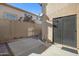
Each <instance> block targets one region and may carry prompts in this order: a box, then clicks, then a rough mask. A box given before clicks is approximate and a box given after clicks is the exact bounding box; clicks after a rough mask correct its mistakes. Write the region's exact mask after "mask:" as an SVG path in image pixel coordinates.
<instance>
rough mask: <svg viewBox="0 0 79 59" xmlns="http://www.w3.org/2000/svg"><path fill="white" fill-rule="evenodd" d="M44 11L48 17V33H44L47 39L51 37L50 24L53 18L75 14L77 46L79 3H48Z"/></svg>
mask: <svg viewBox="0 0 79 59" xmlns="http://www.w3.org/2000/svg"><path fill="white" fill-rule="evenodd" d="M45 11H46V15H47V16H48V17H49V20H46V22H47V27H48V31H47V32H48V34H45V36H47V37H48V38H47V39H49V40H50V41H52V39H53V29H52V26H51V25H52V24H53V23H52V20H53V18H56V17H62V16H67V15H73V14H77V48H79V36H78V35H79V4H67V3H66V4H64V3H48V4H47V6H46V10H45ZM49 24H50V25H49ZM45 29H46V28H45Z"/></svg>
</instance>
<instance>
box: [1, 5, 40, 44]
mask: <svg viewBox="0 0 79 59" xmlns="http://www.w3.org/2000/svg"><path fill="white" fill-rule="evenodd" d="M0 8H1V9H0V43H1V42H6V41H8V40H9V39H10V40H11V39H14V38H20V37H30V36H33V35H38V34H39V33H40V31H41V27H40V25H39V24H36V23H33V22H23V21H22V22H20V21H18V19H19V17H24V14H25V13H27V12H23V11H20V10H16V9H15V8H11V7H9V6H6V5H1V4H0ZM5 13H11V14H14V15H16V16H17V19H16V20H12V19H5V18H4V17H3V15H4V14H5ZM29 14H31V13H29ZM31 15H33V14H31ZM33 16H34V17H35V16H36V15H33ZM37 17H38V16H36V17H35V18H33V19H36V18H37Z"/></svg>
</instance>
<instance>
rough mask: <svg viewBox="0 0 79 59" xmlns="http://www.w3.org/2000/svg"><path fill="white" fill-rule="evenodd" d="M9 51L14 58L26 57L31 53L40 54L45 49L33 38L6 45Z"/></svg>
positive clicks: (42, 44)
mask: <svg viewBox="0 0 79 59" xmlns="http://www.w3.org/2000/svg"><path fill="white" fill-rule="evenodd" d="M8 45H9V47H10V49H11V51H12V52H13V54H14V55H16V56H26V55H29V54H31V53H37V54H38V53H42V52H43V51H44V50H45V49H46V48H47V47H46V46H45V45H44V43H43V42H41V41H40V40H36V39H33V38H22V39H18V40H17V41H15V42H11V43H8Z"/></svg>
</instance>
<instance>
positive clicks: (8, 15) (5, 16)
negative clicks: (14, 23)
mask: <svg viewBox="0 0 79 59" xmlns="http://www.w3.org/2000/svg"><path fill="white" fill-rule="evenodd" d="M3 18H5V19H8V20H16V19H17V17H16V15H15V14H11V13H4V14H3Z"/></svg>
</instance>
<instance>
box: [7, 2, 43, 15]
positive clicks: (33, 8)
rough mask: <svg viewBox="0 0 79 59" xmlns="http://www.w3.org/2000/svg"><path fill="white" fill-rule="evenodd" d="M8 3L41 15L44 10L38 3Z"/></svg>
mask: <svg viewBox="0 0 79 59" xmlns="http://www.w3.org/2000/svg"><path fill="white" fill-rule="evenodd" d="M8 4H9V5H12V6H15V7H17V8H20V9H23V10H26V11H29V12H31V13H34V14H37V15H39V14H40V13H41V10H42V8H41V6H40V5H39V4H38V3H8Z"/></svg>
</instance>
